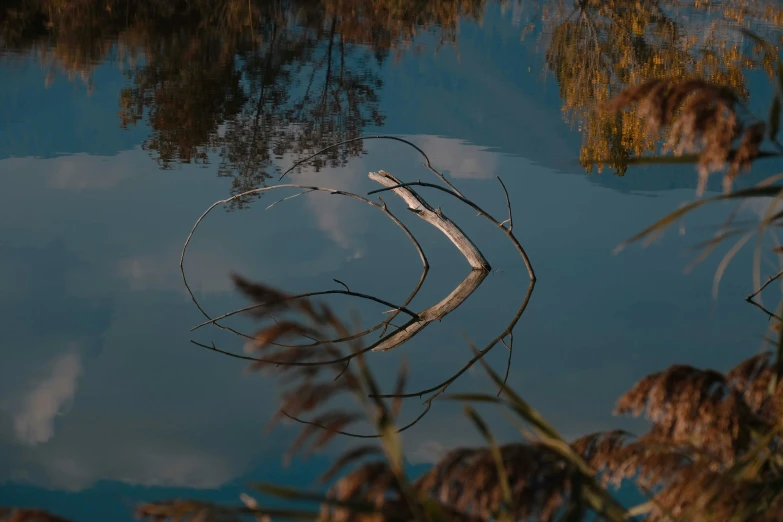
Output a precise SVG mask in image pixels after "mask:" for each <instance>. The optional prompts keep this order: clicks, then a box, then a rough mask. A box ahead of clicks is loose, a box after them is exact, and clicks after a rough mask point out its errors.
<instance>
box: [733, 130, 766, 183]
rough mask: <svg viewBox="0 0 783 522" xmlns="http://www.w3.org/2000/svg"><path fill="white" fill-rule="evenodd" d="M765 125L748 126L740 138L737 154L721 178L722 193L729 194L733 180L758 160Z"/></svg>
mask: <svg viewBox="0 0 783 522" xmlns="http://www.w3.org/2000/svg"><path fill="white" fill-rule="evenodd" d="M766 129H767V125H766V124H765V123H764V122H758V123H754V124H753V125H749V126H748V128H747V129H746V130H745V135H744V136H743V138H742V142H741V143H740V145H739V148H737V152H736V153H735V154H734V158H733V159H732V161H731V166H730V167H729V170H728V172H727V173H726V175H725V176H724V177H723V191H724V192H726V193H729V192H731V187H732V184H733V182H734V178H735V177H736V176H737V174H739V173H740V171H743V170H745V171H747V170H750V166H751V165H752V164H753V160H755V159H756V158H758V156H759V150H760V147H761V142H762V141H764V133H765V132H766Z"/></svg>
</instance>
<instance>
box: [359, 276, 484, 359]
mask: <svg viewBox="0 0 783 522" xmlns="http://www.w3.org/2000/svg"><path fill="white" fill-rule="evenodd" d="M488 274H489V272H486V271H484V270H471V271H470V274H468V277H466V278H465V280H464V281H462V283H460V284H459V286H458V287H457V288H455V289H454V291H453V292H451V293H450V294H449V295H448V296H446V298H445V299H443V300H442V301H441V302H439V303H437V304H435V305H433V306H431V307H429V308H427V309H426V310H423V311H421V312H420V313H419V314H418V316H419V317H418V319H411V320H410V321H408V322H407V323H405V324H404V325H402V326H401V327H400V328H399V329H398V330H396V331H395V332H394V333H392V334H390V335H388V336H386V337H384V338H383V339H381V340H380V341H378V343H377V344H376V345H375V346H373V348H372V351H373V352H385V351H387V350H391V349H393V348H397V347H398V346H400V345H401V344H403V343H405V342H407V341H408V340H410V339H411V338H412V337H413V336H415V335H416V334H418V333H419V332H420V331H421V330H423V329H424V328H425V327H426V326H427V325H429V324H430V323H431V322H433V321H436V320H437V321H440V320H441V319H443V317H445V316H446V314H448V313H450V312H452V311H453V310H455V309H456V308H457V307H458V306H459V305H461V304H462V303H463V302H464V301H465V299H467V298H468V297H470V294H472V293H473V291H474V290H475V289H476V288H478V287H479V285H480V284H481V283H482V281H484V279H485V278H486V277H487V275H488Z"/></svg>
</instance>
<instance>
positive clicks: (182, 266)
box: [179, 183, 429, 338]
mask: <svg viewBox="0 0 783 522" xmlns="http://www.w3.org/2000/svg"><path fill="white" fill-rule="evenodd" d="M282 188H298V189H303V190H306V191H307V192H316V191H319V192H327V193H329V194H334V195H339V196H346V197H350V198H353V199H356V200H358V201H361V202H363V203H366V204H367V205H370V206H372V207H374V208H376V209H378V210H380V211H381V212H383V213H384V214H385V215H386V216H387V217H388V218H389V219H390V220H392V222H393V223H394V224H395V225H397V226H398V227H400V229H402V231H403V232H404V233H405V235H406V236H407V237H408V239H409V240H410V241H411V242H412V243H413V246H414V247H415V248H416V251H417V253H418V254H419V258H420V259H421V262H422V266H423V267H424V273H425V274H426V272H427V269H428V268H429V262H428V261H427V256H426V255H424V251H423V250H422V248H421V245H420V244H419V242H418V241H417V240H416V238H415V237H414V236H413V234H411V232H410V230H408V227H406V226H405V225H404V224H403V223H402V222H401V221H400V220H399V219H397V217H396V216H395V215H394V214H392V213H391V212H390V211H389V209H388V208H387V207H386V204H382V205H379V204H378V203H375V202H373V201H370V200H368V199H366V198H364V197H362V196H359V195H358V194H353V193H351V192H345V191H342V190H335V189H330V188H324V187H314V186H308V185H299V184H292V183H287V184H282V185H275V186H272V187H259V188H255V189H252V190H248V191H245V192H242V193H240V194H236V195H234V196H231V197H230V198H227V199H222V200H220V201H216V202H214V203H213V204H212V205H210V206H209V208H207V210H205V211H204V213H203V214H201V216H199V218H198V219H197V220H196V222H195V223H194V224H193V228H191V230H190V233H189V234H188V237H187V239H186V240H185V244H184V245H183V247H182V253H181V255H180V260H179V268H180V272H181V273H182V281H183V283H184V284H185V289H186V290H187V292H188V295H189V296H190V298H191V300H192V301H193V304H195V305H196V308H197V309H198V310H199V311H200V312H201V314H202V315H203V316H204V317H205V318H206V319H207V320H208V322H209V324H213V325H214V326H216V327H218V328H220V329H222V330H225V331H229V332H231V333H234V334H235V335H239V336H241V337H245V338H248V337H249V336H248V335H246V334H243V333H241V332H239V331H237V330H235V329H233V328H230V327H227V326H224V325H222V324H220V323H219V322H218V320H215V319H214V318H213V317H211V316H210V315H209V314H208V313H207V312H206V311H205V310H204V308H202V306H201V304H200V303H199V302H198V299H196V296H195V295H194V293H193V290H192V289H191V288H190V285H189V284H188V279H187V276H186V275H185V254H186V252H187V249H188V246H189V245H190V241H191V239H192V238H193V235H194V234H195V233H196V229H198V227H199V225H200V224H201V222H202V221H203V220H204V219H205V218H206V217H207V215H208V214H209V213H210V212H212V210H214V209H215V207H217V206H219V205H224V204H227V203H230V202H231V201H234V200H237V199H240V198H243V197H246V196H248V195H252V194H260V193H262V192H267V191H271V190H277V189H282ZM420 286H421V284H419V285H417V288H419V287H420ZM411 299H412V297H411ZM403 306H405V305H403Z"/></svg>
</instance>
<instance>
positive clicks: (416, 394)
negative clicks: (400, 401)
mask: <svg viewBox="0 0 783 522" xmlns="http://www.w3.org/2000/svg"><path fill="white" fill-rule="evenodd" d="M534 287H535V281H530V284H529V285H528V288H527V293H526V294H525V299H524V301H523V302H522V306H520V307H519V310H517V313H516V315H515V316H514V318H513V319H512V320H511V322H510V323H509V325H508V326H507V327H506V329H505V330H503V332H502V333H501V334H500V335H499V336H497V337H495V338H494V339H493V340H492V341H490V342H489V344H487V345H486V346H485V347H484V348H482V349H481V350H479V351H478V353H476V355H475V356H474V357H473V358H472V359H471V360H470V361H468V363H467V364H466V365H465V366H463V367H462V369H461V370H460V371H459V372H457V373H456V374H454V375H452V376H451V377H449V378H448V379H446V380H445V381H443V382H441V383H440V384H437V385H435V386H432V387H431V388H427V389H426V390H419V391H416V392H412V393H405V394H401V395H395V394H382V395H379V396H378V397H380V398H392V397H402V398H411V397H421V396H422V395H425V394H427V393H433V395H431V396H430V397H429V398H428V399H427V400H426V401H425V403H429V402H431V401H432V400H434V399H435V397H437V396H438V395H440V394H441V393H443V392H445V391H446V388H448V387H449V386H450V385H451V383H453V382H454V381H456V380H457V379H458V378H459V377H460V376H461V375H462V374H463V373H465V372H466V371H468V370H469V369H470V367H471V366H473V365H474V364H476V362H478V360H479V359H481V358H482V357H484V356H485V355H486V354H487V353H488V352H489V351H490V350H492V348H494V347H495V346H496V345H497V344H498V343H499V342H501V341H502V340H503V339H505V338H506V337H507V336H508V335H509V334H510V333H511V332H513V330H514V327H515V326H516V325H517V323H518V322H519V320H520V319H521V318H522V314H523V313H524V312H525V309H526V308H527V305H528V303H529V302H530V297H531V296H532V295H533V288H534Z"/></svg>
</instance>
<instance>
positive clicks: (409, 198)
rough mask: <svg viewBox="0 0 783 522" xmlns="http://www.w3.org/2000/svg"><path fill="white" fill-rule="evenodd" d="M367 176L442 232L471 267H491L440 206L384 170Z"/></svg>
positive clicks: (478, 268)
mask: <svg viewBox="0 0 783 522" xmlns="http://www.w3.org/2000/svg"><path fill="white" fill-rule="evenodd" d="M368 177H369V178H370V179H371V180H373V181H375V182H376V183H380V184H381V185H383V186H384V187H387V188H389V189H390V190H392V191H393V192H394V193H395V194H396V195H398V196H399V197H400V198H401V199H402V200H403V201H404V202H405V203H407V204H408V208H409V209H410V210H411V211H412V212H413V213H414V214H416V215H417V216H419V217H420V218H421V219H423V220H424V221H426V222H427V223H429V224H430V225H432V226H434V227H435V228H437V229H438V230H440V231H441V232H443V234H444V235H445V236H446V237H448V238H449V239H450V240H451V242H452V243H454V246H456V247H457V248H458V249H459V251H460V252H461V253H462V255H463V256H465V259H467V260H468V263H470V266H471V268H473V269H474V270H485V271H487V272H488V271H490V270H491V269H492V267H490V265H489V262H487V260H486V259H485V258H484V256H483V255H482V254H481V252H480V251H479V249H478V248H477V247H476V245H475V244H474V243H473V241H471V240H470V238H468V236H466V235H465V233H464V232H462V230H460V228H459V227H458V226H457V225H456V224H455V223H454V222H453V221H452V220H450V219H449V218H447V217H446V216H445V215H444V214H443V212H442V211H441V210H440V208H438V209H437V210H435V209H433V208H432V206H430V204H429V203H427V202H426V201H424V200H423V199H422V198H421V197H420V196H419V195H418V194H416V193H415V192H414V191H412V190H411V189H409V188H408V187H403V186H401V184H400V180H398V179H397V178H395V177H394V176H392V175H391V174H389V173H388V172H386V171H383V170H381V171H378V172H370V174H368Z"/></svg>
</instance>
